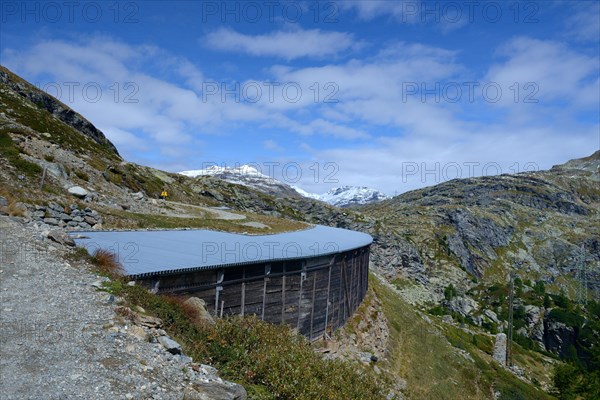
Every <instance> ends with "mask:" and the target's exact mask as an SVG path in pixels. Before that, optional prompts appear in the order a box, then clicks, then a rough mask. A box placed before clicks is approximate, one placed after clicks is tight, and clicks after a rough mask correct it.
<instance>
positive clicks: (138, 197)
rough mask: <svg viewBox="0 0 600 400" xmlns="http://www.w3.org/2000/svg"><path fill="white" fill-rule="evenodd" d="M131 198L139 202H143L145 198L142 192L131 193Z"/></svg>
mask: <svg viewBox="0 0 600 400" xmlns="http://www.w3.org/2000/svg"><path fill="white" fill-rule="evenodd" d="M131 197H133V199H134V200H138V201H139V200H143V199H144V197H146V196H145V195H144V193H142V192H137V193H133V194H132V195H131Z"/></svg>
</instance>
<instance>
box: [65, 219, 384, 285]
mask: <svg viewBox="0 0 600 400" xmlns="http://www.w3.org/2000/svg"><path fill="white" fill-rule="evenodd" d="M78 235H81V236H83V238H79V237H77V236H78ZM72 236H73V237H74V239H75V243H76V244H77V245H78V246H82V247H85V248H87V249H88V252H89V253H90V254H91V253H93V252H94V250H96V249H98V248H102V249H107V250H110V251H112V252H114V253H115V254H116V255H117V257H118V259H119V262H120V263H121V265H123V268H124V269H125V272H126V274H127V275H142V274H143V275H145V274H148V273H165V272H173V271H176V270H190V269H200V268H211V267H216V266H231V265H239V264H248V263H256V262H262V261H277V260H288V259H297V258H308V257H315V256H322V255H329V254H336V253H341V252H344V251H348V250H353V249H357V248H360V247H363V246H366V245H369V244H370V243H371V242H372V241H373V239H372V238H371V236H369V235H367V234H365V233H361V232H355V231H351V230H347V229H340V228H331V227H327V226H321V225H317V226H315V227H312V228H309V229H305V230H301V231H295V232H286V233H279V234H273V235H242V234H235V233H228V232H218V231H210V230H205V229H195V230H166V231H99V232H96V231H90V232H78V233H73V234H72Z"/></svg>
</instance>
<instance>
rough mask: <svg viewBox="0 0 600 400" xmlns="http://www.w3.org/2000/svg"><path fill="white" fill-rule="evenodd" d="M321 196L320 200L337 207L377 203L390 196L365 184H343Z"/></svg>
mask: <svg viewBox="0 0 600 400" xmlns="http://www.w3.org/2000/svg"><path fill="white" fill-rule="evenodd" d="M319 197H320V199H319V200H322V201H324V202H326V203H329V204H331V205H334V206H337V207H346V206H350V205H355V204H368V203H375V202H378V201H382V200H385V199H387V198H388V197H387V196H386V195H385V194H383V193H382V192H380V191H378V190H375V189H371V188H368V187H364V186H341V187H337V188H333V189H331V190H329V191H328V192H327V193H325V194H323V195H321V196H319Z"/></svg>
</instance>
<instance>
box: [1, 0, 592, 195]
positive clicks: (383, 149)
mask: <svg viewBox="0 0 600 400" xmlns="http://www.w3.org/2000/svg"><path fill="white" fill-rule="evenodd" d="M0 22H1V25H0V58H1V60H0V62H1V64H2V65H4V66H6V67H8V68H10V69H11V70H13V71H14V72H16V73H17V74H19V75H21V76H22V77H24V78H25V79H27V80H29V81H30V82H32V83H34V84H36V85H38V86H39V87H41V88H42V89H44V90H46V91H47V92H48V93H50V94H52V95H55V96H57V97H58V98H59V99H60V100H61V101H63V102H64V103H66V104H67V105H69V106H71V107H73V108H74V109H75V110H77V111H78V112H80V113H81V114H83V115H84V116H85V117H86V118H88V119H89V120H90V121H91V122H92V123H94V124H95V125H96V126H97V127H98V128H100V129H101V130H102V131H103V132H104V133H105V134H106V135H107V136H108V138H109V139H110V140H111V141H113V142H114V143H115V144H116V145H117V147H118V149H119V151H120V153H121V154H122V155H123V156H124V158H125V159H127V160H128V161H132V162H136V163H140V164H144V165H151V166H154V167H158V168H162V169H165V170H169V171H174V172H175V171H181V170H189V169H198V168H202V167H206V166H207V165H211V164H218V165H229V166H235V165H239V164H247V163H250V164H252V165H255V166H256V167H258V168H259V169H261V170H262V172H263V173H265V174H269V175H273V176H274V177H276V178H278V179H282V180H284V181H286V182H287V183H290V184H294V185H298V186H300V187H302V188H303V189H305V190H308V191H312V192H317V193H321V192H324V191H326V190H327V189H329V188H331V187H334V186H339V185H360V186H369V187H373V188H376V189H379V190H381V191H383V192H385V193H387V194H389V195H393V194H395V193H401V192H405V191H407V190H411V189H415V188H418V187H423V186H430V185H433V184H436V183H439V182H441V181H444V180H447V179H452V178H457V177H459V178H460V177H462V178H466V177H469V176H474V175H483V174H492V175H494V174H498V173H514V172H520V171H524V170H532V169H546V168H549V167H551V166H552V165H554V164H558V163H562V162H564V161H566V160H568V159H571V158H577V157H582V156H586V155H589V154H591V153H592V152H594V151H595V150H598V148H599V146H600V122H599V116H598V115H599V112H598V111H599V109H600V98H599V97H600V77H599V74H600V55H599V46H600V39H599V38H600V27H599V24H600V3H598V2H586V1H580V2H550V1H543V2H533V1H522V2H494V1H489V2H485V1H481V2H470V1H454V2H417V1H375V0H372V1H363V2H360V1H338V2H333V1H332V2H328V1H321V2H314V1H295V2H285V1H272V2H252V1H250V2H236V1H228V2H223V1H197V2H195V1H170V2H158V1H124V2H118V3H116V2H113V1H106V2H103V1H96V2H93V1H92V2H86V1H82V2H79V1H74V2H22V1H14V2H12V1H4V2H2V3H0Z"/></svg>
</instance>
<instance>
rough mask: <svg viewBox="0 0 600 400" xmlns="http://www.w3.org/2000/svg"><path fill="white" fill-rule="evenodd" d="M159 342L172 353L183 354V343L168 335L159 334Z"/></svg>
mask: <svg viewBox="0 0 600 400" xmlns="http://www.w3.org/2000/svg"><path fill="white" fill-rule="evenodd" d="M158 343H160V344H161V345H162V346H163V347H164V348H165V349H166V350H167V351H168V352H169V353H171V354H181V345H180V344H179V343H177V342H176V341H174V340H173V339H171V338H170V337H168V336H159V338H158Z"/></svg>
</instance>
